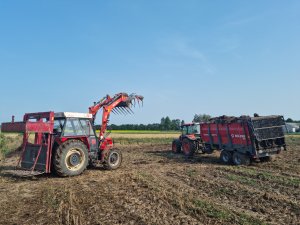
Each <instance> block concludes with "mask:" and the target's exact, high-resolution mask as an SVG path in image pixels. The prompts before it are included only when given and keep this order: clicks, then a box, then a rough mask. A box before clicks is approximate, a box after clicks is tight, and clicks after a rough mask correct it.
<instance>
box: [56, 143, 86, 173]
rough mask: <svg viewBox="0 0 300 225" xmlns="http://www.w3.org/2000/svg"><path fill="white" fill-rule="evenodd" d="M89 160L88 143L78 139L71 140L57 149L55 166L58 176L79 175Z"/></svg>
mask: <svg viewBox="0 0 300 225" xmlns="http://www.w3.org/2000/svg"><path fill="white" fill-rule="evenodd" d="M88 161H89V155H88V149H87V147H86V145H85V144H83V143H82V142H81V141H78V140H70V141H67V142H65V143H63V144H62V145H60V146H59V147H58V148H57V149H56V151H55V154H54V159H53V167H54V170H55V173H56V174H57V175H58V176H62V177H66V176H77V175H79V174H81V173H83V171H84V170H85V169H86V167H87V165H88Z"/></svg>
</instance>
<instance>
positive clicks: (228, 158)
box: [220, 150, 232, 164]
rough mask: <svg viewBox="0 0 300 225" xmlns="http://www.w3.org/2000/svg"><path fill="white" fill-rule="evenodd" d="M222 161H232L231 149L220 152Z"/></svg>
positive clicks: (227, 162)
mask: <svg viewBox="0 0 300 225" xmlns="http://www.w3.org/2000/svg"><path fill="white" fill-rule="evenodd" d="M220 161H221V162H222V163H224V164H230V163H232V153H231V152H230V151H226V150H223V151H222V152H221V154H220Z"/></svg>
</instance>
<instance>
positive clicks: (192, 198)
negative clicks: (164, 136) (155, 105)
mask: <svg viewBox="0 0 300 225" xmlns="http://www.w3.org/2000/svg"><path fill="white" fill-rule="evenodd" d="M288 144H289V147H288V151H284V152H282V153H281V154H280V155H278V156H277V157H276V159H275V161H273V162H267V163H256V162H255V163H253V164H252V165H251V166H249V167H243V166H241V167H235V166H226V165H222V164H219V162H218V158H217V157H218V153H215V154H212V155H197V156H196V157H195V158H194V159H191V160H186V159H185V158H184V157H183V156H182V155H177V154H173V153H171V152H170V145H165V144H157V145H154V144H153V143H151V144H140V145H137V144H134V145H131V146H129V145H124V144H118V147H119V148H120V149H122V150H123V155H124V163H123V165H122V167H121V168H120V169H119V170H116V171H105V170H102V169H91V170H87V171H86V172H85V173H84V174H83V175H81V176H77V177H71V178H58V177H54V176H37V177H31V178H20V177H15V176H11V175H7V173H6V170H7V168H10V167H11V166H13V165H14V163H15V162H16V156H11V157H9V158H8V159H7V160H6V161H4V162H1V167H0V170H1V171H0V215H1V217H0V224H299V221H300V203H299V202H300V192H299V188H300V175H299V174H300V166H299V165H300V155H299V151H300V138H295V137H289V138H288Z"/></svg>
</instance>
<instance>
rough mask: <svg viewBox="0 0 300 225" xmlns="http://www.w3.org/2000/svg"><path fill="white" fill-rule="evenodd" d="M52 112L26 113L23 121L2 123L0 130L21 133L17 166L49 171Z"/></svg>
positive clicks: (24, 168) (25, 168)
mask: <svg viewBox="0 0 300 225" xmlns="http://www.w3.org/2000/svg"><path fill="white" fill-rule="evenodd" d="M53 126H54V112H41V113H27V114H25V115H24V118H23V122H14V120H13V121H12V122H9V123H2V125H1V132H9V133H23V143H22V153H21V155H20V158H19V160H18V164H17V168H19V169H23V170H29V171H32V172H33V171H38V172H41V173H44V172H45V173H49V172H50V169H51V168H50V166H51V155H52V151H51V150H52V145H53V135H52V134H53Z"/></svg>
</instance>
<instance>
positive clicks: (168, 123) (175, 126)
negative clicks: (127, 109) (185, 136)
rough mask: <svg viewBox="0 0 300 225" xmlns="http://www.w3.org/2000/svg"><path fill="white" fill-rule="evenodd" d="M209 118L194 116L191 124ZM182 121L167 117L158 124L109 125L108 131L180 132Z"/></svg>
mask: <svg viewBox="0 0 300 225" xmlns="http://www.w3.org/2000/svg"><path fill="white" fill-rule="evenodd" d="M210 118H211V116H210V115H207V114H195V115H194V119H193V122H195V123H196V122H206V121H208V120H209V119H210ZM184 123H185V122H184V120H180V119H170V117H169V116H166V117H162V118H161V120H160V123H151V124H121V125H116V124H111V125H109V127H108V128H109V129H111V130H161V131H172V130H174V131H177V130H180V126H181V125H182V124H184ZM100 127H101V125H96V126H95V128H96V130H99V129H100Z"/></svg>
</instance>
